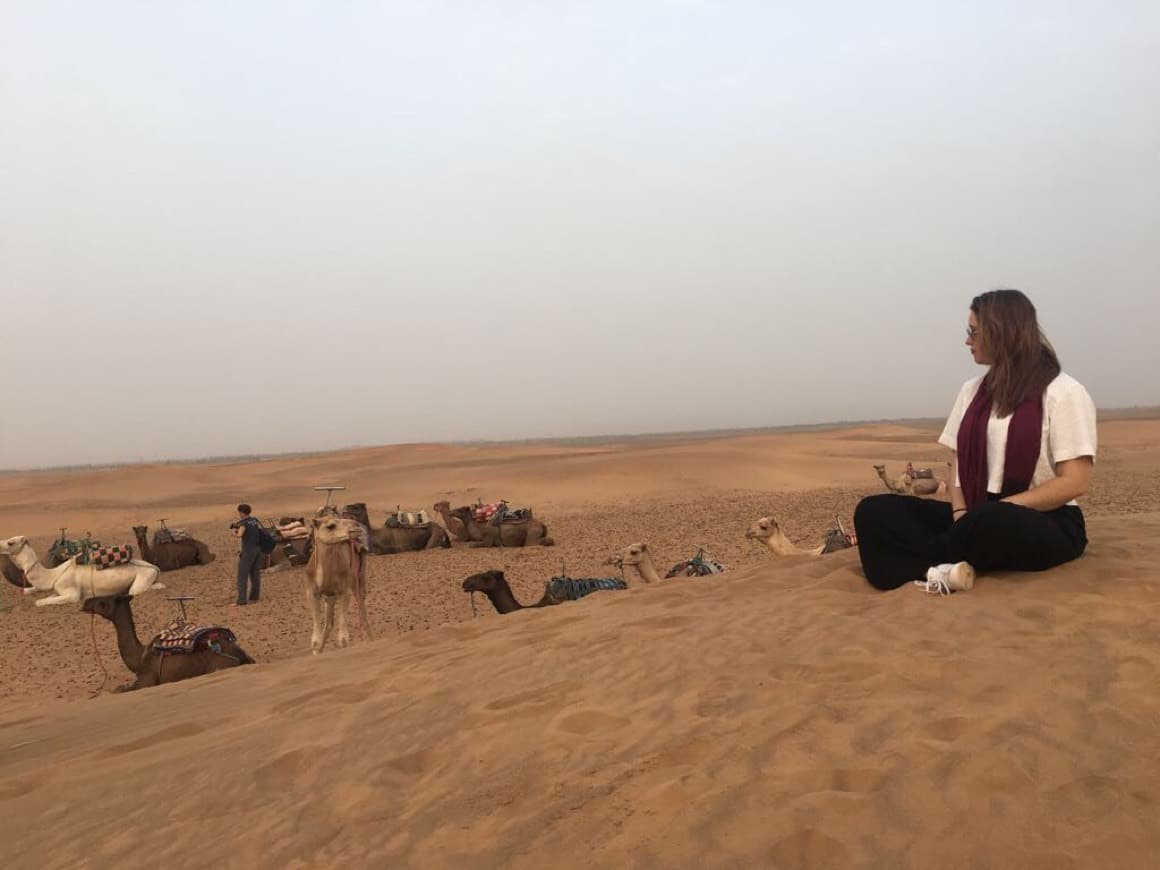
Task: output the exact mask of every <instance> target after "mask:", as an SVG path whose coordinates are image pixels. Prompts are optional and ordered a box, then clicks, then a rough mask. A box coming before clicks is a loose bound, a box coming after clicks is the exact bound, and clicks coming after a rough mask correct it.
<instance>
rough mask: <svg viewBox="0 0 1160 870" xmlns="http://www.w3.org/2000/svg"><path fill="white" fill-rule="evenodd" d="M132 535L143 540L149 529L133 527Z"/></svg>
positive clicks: (146, 527)
mask: <svg viewBox="0 0 1160 870" xmlns="http://www.w3.org/2000/svg"><path fill="white" fill-rule="evenodd" d="M133 534H134V535H136V536H137V537H138V538H143V537H145V536H146V535H147V534H149V527H148V526H133Z"/></svg>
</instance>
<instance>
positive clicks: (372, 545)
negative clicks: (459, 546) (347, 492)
mask: <svg viewBox="0 0 1160 870" xmlns="http://www.w3.org/2000/svg"><path fill="white" fill-rule="evenodd" d="M342 516H343V517H345V518H346V519H350V520H354V521H355V522H357V523H359V524H360V525H361V526H363V528H365V529H366V534H367V538H368V544H367V547H368V549H369V550H370V552H372V553H374V554H375V555H376V556H384V555H388V554H390V553H409V552H411V551H413V550H434V549H437V548H440V547H443V548H446V547H450V546H451V538H450V537H449V536H448V534H447V530H446V529H445V528H443V526H441V525H439V524H438V523H434V522H428V523H423V524H422V525H418V526H401V525H392V524H391V521H390V519H388V520H387V525H385V526H383V527H382V528H381V529H376V528H372V526H371V521H370V515H369V514H368V513H367V506H366V505H365V504H363V503H362V502H361V501H360V502H355V503H354V504H348V505H343V507H342Z"/></svg>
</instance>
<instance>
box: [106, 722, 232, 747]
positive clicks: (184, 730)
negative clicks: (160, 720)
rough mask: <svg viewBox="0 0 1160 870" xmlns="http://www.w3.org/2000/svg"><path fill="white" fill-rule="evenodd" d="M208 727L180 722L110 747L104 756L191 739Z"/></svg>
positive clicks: (216, 726) (216, 723) (216, 724)
mask: <svg viewBox="0 0 1160 870" xmlns="http://www.w3.org/2000/svg"><path fill="white" fill-rule="evenodd" d="M221 725H222V721H221V720H219V721H215V722H214V727H215V728H219V727H221ZM208 728H209V726H208V725H201V724H199V723H197V722H181V723H179V724H177V725H174V726H173V727H172V728H162V729H161V730H160V731H155V732H154V733H153V734H150V735H149V736H148V737H141V738H138V739H137V740H131V741H129V742H128V743H121V744H118V745H117V746H110V747H109V748H108V749H106V750H104V752H103V754H104V755H125V754H127V753H129V752H136V751H137V750H138V749H146V748H147V747H150V746H156V745H157V744H158V743H167V742H169V741H170V740H181V739H183V738H185V737H193V736H194V735H196V734H200V733H201V732H203V731H205V730H206V729H208Z"/></svg>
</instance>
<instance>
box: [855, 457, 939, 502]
mask: <svg viewBox="0 0 1160 870" xmlns="http://www.w3.org/2000/svg"><path fill="white" fill-rule="evenodd" d="M950 468H951V464H950V463H949V462H948V463H947V480H949V479H950ZM874 470H875V471H876V472H878V476H879V477H880V478H882V482H883V483H884V484H886V488H887V489H888V490H890V491H891V492H895V493H898V494H900V495H917V496H929V495H945V494H946V491H947V481H946V480H943V479H941V478H938V477H933V476H932V477H925V476H918V475H916V474H915V470H914V467H913V466H912V465H911V464H910V463H909V462H908V463H906V471H904V472H903V473H902V474H900V475H898V477H895V478H891V477H889V476H887V474H886V466H885V465H875V466H874Z"/></svg>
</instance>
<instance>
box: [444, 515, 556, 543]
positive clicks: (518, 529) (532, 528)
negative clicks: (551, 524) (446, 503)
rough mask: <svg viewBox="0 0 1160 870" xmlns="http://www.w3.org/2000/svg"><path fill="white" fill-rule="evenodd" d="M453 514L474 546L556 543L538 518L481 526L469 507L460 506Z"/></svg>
mask: <svg viewBox="0 0 1160 870" xmlns="http://www.w3.org/2000/svg"><path fill="white" fill-rule="evenodd" d="M451 515H452V516H455V517H458V518H459V520H460V521H461V522H462V523H463V527H464V528H465V529H466V530H467V534H468V536H469V537H470V538H471V544H470V546H472V547H531V546H533V545H535V544H539V545H540V546H541V547H550V546H552V545H553V544H555V543H556V542H555V541H554V540H552V539H551V538H550V537H548V527H547V526H546V525H544V524H543V523H542V522H540V521H539V520H537V519H526V520H516V521H514V522H503V523H500V524H499V525H498V526H497V525H493V524H492V523H488V524H487V525H484V526H481V525H479V524H478V523H477V522H476V521H475V513H474V511H472V509H471V508H469V507H458V508H456V509H455V510H453V511H452V512H451Z"/></svg>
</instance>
